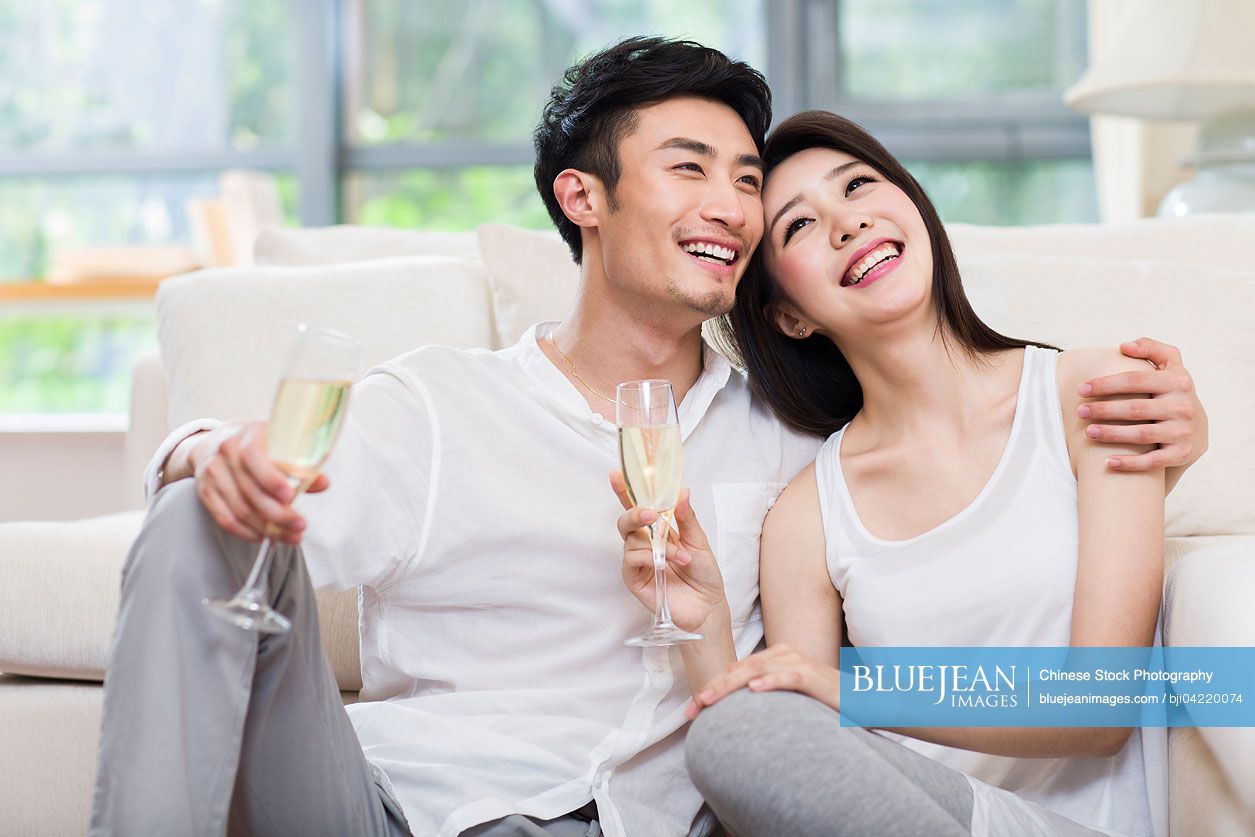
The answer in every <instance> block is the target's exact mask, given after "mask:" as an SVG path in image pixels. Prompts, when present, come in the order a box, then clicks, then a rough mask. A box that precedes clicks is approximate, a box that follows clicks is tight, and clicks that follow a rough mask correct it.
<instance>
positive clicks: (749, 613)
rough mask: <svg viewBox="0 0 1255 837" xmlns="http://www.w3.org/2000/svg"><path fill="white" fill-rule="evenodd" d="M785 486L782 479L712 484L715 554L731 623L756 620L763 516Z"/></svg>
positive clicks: (740, 623)
mask: <svg viewBox="0 0 1255 837" xmlns="http://www.w3.org/2000/svg"><path fill="white" fill-rule="evenodd" d="M784 488H785V483H782V482H717V483H715V484H714V486H713V489H714V496H715V523H716V525H717V527H718V530H717V531H718V534H717V536H716V538H715V540H716V543H715V557H716V558H717V560H718V561H719V570H720V572H721V573H723V587H724V592H725V593H726V594H727V597H728V605H729V608H730V610H731V612H732V624H733V625H734V626H735V625H743V624H745V623H746V622H748V621H750V620H752V619H758V618H760V617H759V613H758V606H757V605H758V544H759V541H760V540H761V539H762V532H763V519H764V518H766V517H767V512H768V511H769V510H770V509H771V507H772V506H773V505H775V502H776V498H777V497H779V496H780V492H781V491H783V490H784Z"/></svg>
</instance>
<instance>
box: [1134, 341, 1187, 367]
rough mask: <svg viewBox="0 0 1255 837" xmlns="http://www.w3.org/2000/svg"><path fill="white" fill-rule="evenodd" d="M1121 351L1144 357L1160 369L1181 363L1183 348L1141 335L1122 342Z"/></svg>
mask: <svg viewBox="0 0 1255 837" xmlns="http://www.w3.org/2000/svg"><path fill="white" fill-rule="evenodd" d="M1120 351H1121V352H1122V353H1123V354H1125V355H1128V356H1129V357H1137V358H1143V359H1145V360H1149V361H1150V362H1151V363H1153V364H1155V366H1157V367H1159V368H1160V369H1165V368H1167V367H1169V366H1179V365H1180V364H1181V350H1180V349H1178V348H1177V347H1176V346H1173V345H1170V344H1168V343H1161V342H1160V341H1158V340H1154V339H1152V338H1150V337H1140V338H1138V339H1137V340H1131V341H1129V342H1128V343H1121V344H1120Z"/></svg>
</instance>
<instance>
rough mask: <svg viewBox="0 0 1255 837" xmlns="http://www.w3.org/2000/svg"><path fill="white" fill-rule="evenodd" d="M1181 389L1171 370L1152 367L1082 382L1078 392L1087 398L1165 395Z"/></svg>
mask: <svg viewBox="0 0 1255 837" xmlns="http://www.w3.org/2000/svg"><path fill="white" fill-rule="evenodd" d="M1179 389H1181V382H1180V381H1178V380H1177V378H1176V376H1175V375H1173V374H1171V373H1170V372H1166V371H1162V370H1155V369H1150V370H1147V371H1145V372H1118V373H1116V374H1114V375H1104V376H1103V377H1101V378H1094V379H1092V380H1089V381H1086V382H1085V383H1083V384H1081V385H1080V387H1079V388H1078V389H1077V392H1078V393H1079V394H1080V395H1081V396H1082V397H1085V398H1100V397H1104V396H1108V395H1163V394H1164V393H1166V392H1174V391H1176V390H1179Z"/></svg>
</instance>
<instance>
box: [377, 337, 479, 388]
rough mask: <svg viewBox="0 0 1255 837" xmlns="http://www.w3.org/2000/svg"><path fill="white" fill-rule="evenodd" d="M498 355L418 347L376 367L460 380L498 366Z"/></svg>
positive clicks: (469, 350)
mask: <svg viewBox="0 0 1255 837" xmlns="http://www.w3.org/2000/svg"><path fill="white" fill-rule="evenodd" d="M500 363H501V359H500V358H499V353H498V352H494V351H492V350H490V349H463V348H458V347H456V346H440V345H429V346H419V347H418V348H416V349H411V350H410V351H408V352H405V353H404V354H401V355H397V356H396V357H394V358H392V359H391V360H388V361H386V362H384V363H382V364H380V365H379V367H377V368H378V369H380V370H382V371H390V372H394V373H395V372H403V373H407V374H416V375H420V376H422V377H423V378H424V379H425V380H427V379H431V378H432V376H433V375H434V376H435V377H436V378H437V379H438V378H440V377H445V376H460V375H465V374H467V373H473V372H475V371H478V370H484V371H487V370H488V369H491V368H493V367H495V366H498V365H500Z"/></svg>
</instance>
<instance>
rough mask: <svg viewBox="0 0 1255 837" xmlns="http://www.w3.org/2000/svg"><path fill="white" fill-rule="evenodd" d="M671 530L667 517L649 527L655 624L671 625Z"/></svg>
mask: <svg viewBox="0 0 1255 837" xmlns="http://www.w3.org/2000/svg"><path fill="white" fill-rule="evenodd" d="M670 528H671V524H670V521H669V520H668V519H667V517H666V516H665V515H659V516H658V519H657V520H655V521H654V522H653V523H651V524H650V525H649V545H650V549H651V550H652V551H653V556H654V624H655V625H670V624H671V606H670V605H668V604H667V531H668V529H670Z"/></svg>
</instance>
